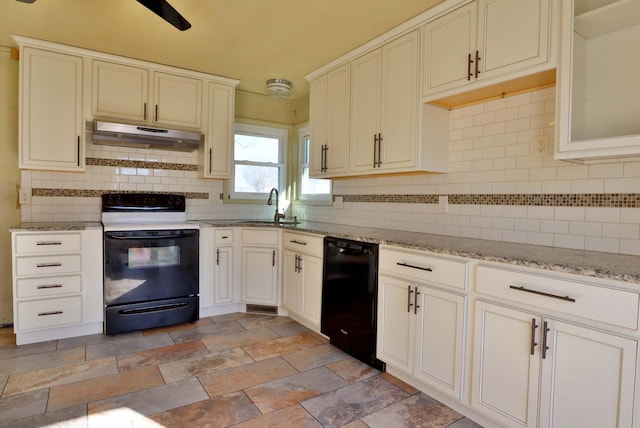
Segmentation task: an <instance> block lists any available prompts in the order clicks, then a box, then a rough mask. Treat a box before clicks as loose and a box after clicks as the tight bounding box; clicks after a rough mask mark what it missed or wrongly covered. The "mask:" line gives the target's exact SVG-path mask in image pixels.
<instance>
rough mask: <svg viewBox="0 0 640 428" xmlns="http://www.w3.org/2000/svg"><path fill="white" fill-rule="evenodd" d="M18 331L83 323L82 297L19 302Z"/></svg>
mask: <svg viewBox="0 0 640 428" xmlns="http://www.w3.org/2000/svg"><path fill="white" fill-rule="evenodd" d="M17 306H18V308H17V310H18V316H17V320H18V326H17V330H18V331H24V330H31V329H37V328H49V327H55V326H59V325H64V324H75V323H79V322H81V321H82V299H81V298H80V296H72V297H63V298H60V299H46V300H31V301H27V302H18V305H17Z"/></svg>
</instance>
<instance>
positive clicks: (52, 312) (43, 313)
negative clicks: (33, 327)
mask: <svg viewBox="0 0 640 428" xmlns="http://www.w3.org/2000/svg"><path fill="white" fill-rule="evenodd" d="M63 313H64V311H51V312H40V313H39V314H38V316H39V317H47V316H49V315H62V314H63Z"/></svg>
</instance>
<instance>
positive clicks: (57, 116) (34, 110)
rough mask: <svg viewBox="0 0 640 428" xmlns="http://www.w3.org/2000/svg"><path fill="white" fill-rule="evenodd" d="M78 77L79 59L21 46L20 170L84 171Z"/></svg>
mask: <svg viewBox="0 0 640 428" xmlns="http://www.w3.org/2000/svg"><path fill="white" fill-rule="evenodd" d="M17 41H18V43H21V41H20V40H17ZM82 76H83V59H82V57H80V56H76V55H69V54H65V53H58V52H51V51H47V50H42V49H38V48H34V47H30V46H24V45H21V48H20V126H19V146H20V156H19V167H20V168H25V169H46V170H58V171H83V170H84V165H85V161H84V138H83V135H84V132H83V129H84V126H83V123H82V85H83V78H82Z"/></svg>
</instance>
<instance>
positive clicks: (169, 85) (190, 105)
mask: <svg viewBox="0 0 640 428" xmlns="http://www.w3.org/2000/svg"><path fill="white" fill-rule="evenodd" d="M153 95H154V97H153V98H154V106H153V122H154V123H158V124H162V125H175V126H184V127H190V128H200V126H201V124H202V80H200V79H194V78H190V77H183V76H177V75H174V74H168V73H160V72H155V73H154V94H153Z"/></svg>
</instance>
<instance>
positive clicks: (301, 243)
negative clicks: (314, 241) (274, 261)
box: [289, 239, 307, 245]
mask: <svg viewBox="0 0 640 428" xmlns="http://www.w3.org/2000/svg"><path fill="white" fill-rule="evenodd" d="M289 242H291V243H292V244H298V245H307V243H306V242H302V241H296V240H295V239H292V240H291V241H289Z"/></svg>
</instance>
